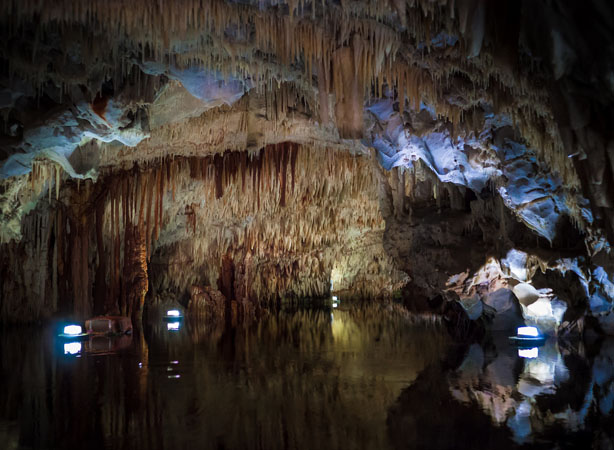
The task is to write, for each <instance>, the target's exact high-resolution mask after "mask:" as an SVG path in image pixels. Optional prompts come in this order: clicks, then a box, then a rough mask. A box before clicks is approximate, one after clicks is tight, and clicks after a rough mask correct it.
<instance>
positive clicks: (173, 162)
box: [1, 143, 405, 321]
mask: <svg viewBox="0 0 614 450" xmlns="http://www.w3.org/2000/svg"><path fill="white" fill-rule="evenodd" d="M42 165H43V166H44V167H46V168H45V169H42V168H38V169H37V170H35V171H34V172H32V173H31V174H29V175H24V177H26V178H30V182H29V183H26V184H25V185H24V186H25V188H24V189H27V190H29V191H30V195H32V196H34V197H36V196H38V197H40V199H39V200H38V202H37V203H36V207H35V209H34V210H32V211H30V212H29V213H28V214H26V215H25V216H24V219H23V221H24V223H25V225H24V228H23V229H22V230H21V232H22V239H21V240H20V241H19V243H17V242H14V241H13V242H11V243H6V244H3V245H2V250H3V252H2V253H3V258H2V264H1V267H2V271H3V274H6V275H5V277H3V279H4V280H8V281H6V282H4V283H3V286H2V305H3V311H2V317H3V320H7V321H29V320H31V319H32V318H40V319H43V318H45V317H49V316H50V315H53V314H55V313H64V314H70V315H73V316H75V317H77V318H81V319H82V318H86V317H88V316H89V315H91V314H92V313H97V314H101V313H108V314H110V313H113V314H125V315H130V316H132V317H133V318H135V319H138V317H139V315H140V313H141V312H142V309H143V306H144V304H145V297H146V294H148V298H149V299H152V300H151V301H153V299H154V298H155V297H161V298H168V297H169V296H171V297H173V298H175V299H176V300H178V301H186V297H187V296H189V294H190V290H191V287H192V286H193V285H201V286H211V287H213V288H214V289H219V290H220V291H221V292H222V293H223V294H224V295H225V297H226V299H227V300H228V301H236V302H239V303H248V304H253V305H256V304H262V303H266V302H267V301H277V300H280V299H283V298H297V297H300V298H302V297H320V296H325V295H328V294H329V292H330V289H331V273H332V272H333V270H335V273H336V274H338V275H336V279H335V281H337V286H335V287H334V288H335V289H337V290H343V291H344V293H345V294H346V295H348V296H354V297H363V298H364V297H382V296H390V295H392V293H393V292H394V291H395V290H396V289H398V288H399V287H400V286H402V285H403V280H404V277H405V276H404V274H403V273H401V272H399V271H397V270H396V267H395V265H394V264H393V263H392V262H391V260H390V259H389V258H388V256H387V255H386V253H385V252H384V249H383V246H382V233H383V226H384V222H383V220H382V216H381V214H380V211H379V200H378V195H377V182H376V177H375V174H374V170H373V167H374V161H373V160H372V159H371V158H370V157H369V155H363V156H360V155H355V156H352V155H350V154H348V153H347V152H342V151H338V150H334V149H317V148H310V147H305V146H301V145H299V144H295V143H283V144H276V145H270V146H267V147H265V148H263V149H261V150H259V151H256V152H253V153H251V154H250V153H248V152H246V151H243V152H230V151H229V152H226V153H224V154H216V155H215V156H209V157H200V158H199V157H175V158H166V159H163V160H158V161H156V162H153V163H152V162H149V163H144V164H142V165H138V164H135V165H134V166H133V167H131V168H130V169H124V170H117V168H116V167H113V166H109V167H108V168H106V169H103V170H101V171H100V175H99V177H98V179H97V181H96V182H92V181H90V180H87V181H86V182H85V183H83V184H81V183H80V182H75V181H69V182H67V183H64V184H62V185H61V184H60V183H59V180H58V179H57V178H56V177H55V174H56V170H55V169H56V167H55V166H53V165H50V164H48V163H44V164H42ZM41 167H42V166H41ZM49 174H51V175H49ZM348 259H351V263H349V262H348ZM33 299H37V300H36V301H33Z"/></svg>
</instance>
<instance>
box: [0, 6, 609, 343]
mask: <svg viewBox="0 0 614 450" xmlns="http://www.w3.org/2000/svg"><path fill="white" fill-rule="evenodd" d="M0 10H1V11H2V16H1V18H0V30H1V31H0V36H1V37H2V39H0V68H1V69H2V70H0V110H1V111H2V114H1V115H0V179H1V180H0V245H1V246H2V247H1V249H0V274H1V275H2V283H1V286H0V305H1V307H0V317H1V318H2V320H18V321H29V320H35V319H38V318H43V317H47V316H49V315H52V314H56V313H58V314H71V313H72V314H75V315H77V316H85V315H88V314H91V313H99V312H121V313H123V314H132V315H133V316H135V317H138V315H139V314H140V313H139V311H141V308H142V307H143V306H144V305H145V304H147V302H148V299H151V298H156V296H160V295H166V294H167V293H171V292H172V293H174V294H176V295H177V296H178V297H179V298H181V299H182V301H185V299H187V298H189V297H190V293H189V291H190V289H191V287H192V286H193V285H198V286H204V287H211V288H212V289H215V288H217V289H219V290H220V291H221V292H222V294H223V295H224V297H225V298H226V299H228V301H230V302H233V301H234V302H243V303H245V302H248V303H252V304H253V303H267V302H270V301H272V300H275V299H279V298H282V297H302V296H322V295H328V294H329V291H330V289H331V282H332V290H333V291H337V292H339V293H343V295H347V296H361V297H363V296H391V295H394V294H395V293H396V292H397V291H398V290H399V289H400V288H402V287H404V286H405V288H404V289H405V293H406V294H407V295H408V296H410V297H411V298H410V299H409V300H410V301H411V302H413V303H414V304H415V305H428V302H427V300H430V301H431V303H433V302H432V300H433V299H434V298H439V299H441V298H445V300H446V302H456V301H459V303H458V305H459V307H460V308H461V309H457V308H456V306H454V307H450V305H447V306H445V305H444V306H442V307H441V308H442V310H447V311H452V312H453V315H454V316H455V317H456V318H457V319H459V322H458V323H462V322H463V321H464V319H462V320H461V319H460V317H461V316H463V314H465V315H466V316H467V317H469V320H472V319H473V320H480V321H482V320H483V321H484V322H485V323H489V324H490V325H489V326H491V327H494V328H500V327H503V326H505V327H508V322H509V324H511V321H512V316H513V317H517V309H516V306H513V307H512V306H510V308H511V309H507V307H503V309H504V310H505V311H506V312H503V313H502V312H501V311H500V309H501V308H499V310H498V309H497V307H496V306H495V305H494V304H495V303H496V304H499V300H497V299H498V297H496V296H495V297H493V295H495V293H496V292H501V291H500V290H501V289H506V291H504V292H506V293H508V294H509V292H510V291H513V292H514V293H515V294H514V295H516V296H517V297H518V298H519V300H520V304H521V310H522V315H523V319H524V320H525V321H529V322H531V321H532V322H533V323H539V324H542V325H543V326H544V327H546V328H547V329H548V330H550V331H551V332H552V333H556V332H558V331H561V332H563V331H564V332H566V333H567V332H572V330H583V329H584V323H585V321H584V317H585V316H590V319H589V320H587V321H586V323H587V324H588V325H590V327H593V328H594V329H596V330H597V331H606V332H609V330H611V329H612V326H611V324H610V322H611V320H610V317H611V311H612V301H613V299H614V284H612V281H611V280H612V279H613V272H614V261H613V259H612V257H611V256H610V242H611V241H612V239H613V238H614V199H613V198H612V192H614V186H613V183H614V156H613V155H614V153H613V152H614V144H613V143H614V134H613V131H612V127H611V126H610V124H611V122H612V119H613V118H614V107H613V106H614V101H613V100H614V82H613V80H614V67H613V66H612V62H611V61H612V60H614V58H613V56H614V50H613V49H614V46H612V45H611V41H612V36H613V35H614V8H613V7H612V6H611V5H609V4H606V2H603V1H599V0H591V1H588V2H583V3H581V4H580V3H578V4H575V3H573V2H565V1H553V2H530V1H524V2H518V1H512V0H510V1H501V2H486V1H459V0H457V1H445V0H443V1H439V2H433V1H430V0H415V1H413V0H412V1H397V0H395V1H385V0H382V1H354V2H346V1H343V2H340V3H339V2H336V1H328V0H324V1H321V2H309V1H294V0H293V1H287V2H286V1H262V0H258V1H256V0H246V1H231V0H212V1H208V2H201V1H192V0H188V1H185V2H181V3H180V4H177V3H176V2H157V1H156V2H153V1H152V2H150V1H144V2H127V1H124V0H118V1H114V2H111V3H109V2H107V1H102V0H94V1H90V2H86V3H84V2H80V1H75V0H61V1H57V2H53V3H49V2H39V1H30V0H24V1H20V2H5V3H4V4H3V5H2V6H0ZM519 284H523V285H526V286H529V287H527V288H526V289H524V287H526V286H524V287H523V286H520V287H518V285H519ZM523 289H524V290H523ZM521 291H522V292H523V293H522V294H521V293H520V292H521ZM517 292H518V293H517ZM526 293H528V294H527V295H525V294H526ZM507 299H508V300H509V302H508V303H513V304H515V303H514V302H513V301H512V300H513V297H512V296H511V294H509V295H508V297H507ZM435 303H437V302H435ZM491 303H492V304H491ZM440 306H441V305H440ZM499 306H501V305H499ZM416 308H417V307H416ZM446 308H447V309H446ZM417 309H419V308H417ZM493 310H494V311H493ZM463 311H464V312H463ZM507 311H513V313H510V314H511V316H510V317H507V315H508V312H507ZM493 314H494V316H493ZM591 324H592V325H591ZM560 327H562V328H561V329H560V330H559V328H560Z"/></svg>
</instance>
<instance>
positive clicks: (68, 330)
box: [58, 324, 88, 340]
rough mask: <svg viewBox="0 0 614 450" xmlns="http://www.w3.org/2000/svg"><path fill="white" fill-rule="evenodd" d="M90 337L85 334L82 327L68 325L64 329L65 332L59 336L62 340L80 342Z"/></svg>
mask: <svg viewBox="0 0 614 450" xmlns="http://www.w3.org/2000/svg"><path fill="white" fill-rule="evenodd" d="M87 336H88V334H87V333H84V332H83V328H81V325H75V324H72V325H66V326H65V327H64V330H63V332H62V333H60V334H58V337H61V338H62V339H68V340H79V339H83V338H86V337H87Z"/></svg>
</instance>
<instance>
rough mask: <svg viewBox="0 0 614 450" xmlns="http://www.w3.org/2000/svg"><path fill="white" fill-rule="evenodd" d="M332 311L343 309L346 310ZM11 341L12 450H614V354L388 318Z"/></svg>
mask: <svg viewBox="0 0 614 450" xmlns="http://www.w3.org/2000/svg"><path fill="white" fill-rule="evenodd" d="M331 309H332V308H331ZM331 309H329V310H304V309H299V310H295V311H285V312H279V313H277V314H271V315H268V316H265V317H264V318H262V319H261V320H259V321H257V322H254V323H252V324H249V325H244V326H228V325H227V324H224V323H217V324H215V323H214V324H211V323H206V322H198V321H197V322H191V321H189V320H187V319H186V320H185V321H184V322H181V324H180V326H179V327H178V328H177V329H174V328H173V329H169V328H168V323H167V322H164V321H162V320H159V321H155V322H153V323H152V324H150V325H149V326H146V327H145V329H144V330H143V331H142V332H135V334H134V335H133V336H123V337H120V338H112V339H110V338H106V337H100V338H99V337H97V338H91V339H88V340H84V341H81V342H79V343H80V344H81V347H80V349H78V350H77V348H76V346H75V347H74V348H72V347H70V348H69V349H68V350H69V351H67V349H66V348H65V347H64V344H66V342H61V341H58V340H57V339H56V338H55V336H54V334H53V332H52V331H45V330H26V331H24V330H13V331H4V332H2V333H1V334H0V381H1V382H2V389H0V442H2V445H3V448H8V449H21V448H54V449H64V448H74V447H77V446H79V447H84V446H85V447H88V448H93V449H111V448H129V449H137V450H138V449H183V448H190V449H191V448H199V449H200V448H205V449H207V448H211V449H214V448H215V449H220V448H228V449H229V448H246V449H250V448H254V449H256V448H258V449H277V448H305V449H312V448H322V449H329V448H343V449H351V448H369V449H386V448H409V449H418V448H425V449H452V448H454V449H462V448H471V449H479V448H519V447H522V448H524V447H531V448H553V447H559V448H598V449H606V448H612V432H611V431H610V430H612V429H614V415H613V408H614V341H605V342H603V343H601V344H598V345H595V346H591V347H584V346H583V345H581V344H579V343H578V344H576V345H570V344H566V345H563V344H559V343H557V342H556V341H554V340H550V341H548V342H547V343H546V345H545V346H543V347H539V348H538V349H537V351H535V350H534V349H523V350H526V351H527V352H528V353H522V354H519V351H518V349H517V348H515V347H513V346H511V345H510V344H509V342H508V341H507V337H506V336H495V337H494V338H493V339H492V341H490V342H488V343H487V344H484V345H478V344H474V345H471V346H469V347H462V346H455V345H451V344H450V343H449V342H448V341H447V339H446V337H445V333H444V332H443V331H441V330H439V329H437V328H435V327H433V326H424V325H423V326H419V325H414V324H412V323H411V320H410V319H409V318H408V317H407V316H406V315H404V314H402V313H401V312H400V311H399V310H395V309H392V308H386V307H382V306H377V305H370V306H365V305H362V306H360V307H351V306H349V305H347V304H345V303H344V304H343V305H342V304H340V305H339V307H338V308H335V309H334V316H331Z"/></svg>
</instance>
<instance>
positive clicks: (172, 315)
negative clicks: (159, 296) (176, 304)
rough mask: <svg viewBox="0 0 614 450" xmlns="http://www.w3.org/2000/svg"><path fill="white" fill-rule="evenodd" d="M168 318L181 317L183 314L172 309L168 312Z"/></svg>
mask: <svg viewBox="0 0 614 450" xmlns="http://www.w3.org/2000/svg"><path fill="white" fill-rule="evenodd" d="M166 315H167V316H168V317H181V313H180V312H179V310H177V309H170V310H168V311H166Z"/></svg>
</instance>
